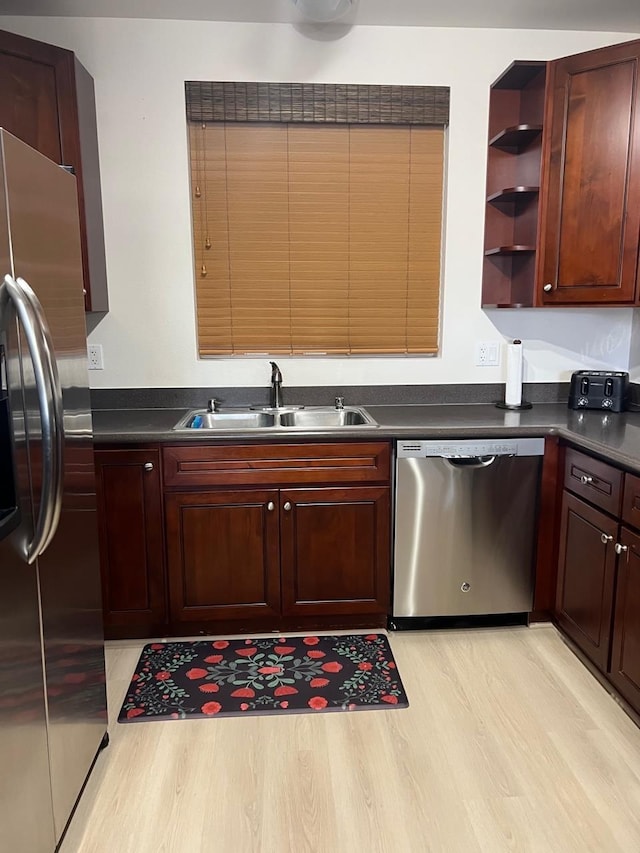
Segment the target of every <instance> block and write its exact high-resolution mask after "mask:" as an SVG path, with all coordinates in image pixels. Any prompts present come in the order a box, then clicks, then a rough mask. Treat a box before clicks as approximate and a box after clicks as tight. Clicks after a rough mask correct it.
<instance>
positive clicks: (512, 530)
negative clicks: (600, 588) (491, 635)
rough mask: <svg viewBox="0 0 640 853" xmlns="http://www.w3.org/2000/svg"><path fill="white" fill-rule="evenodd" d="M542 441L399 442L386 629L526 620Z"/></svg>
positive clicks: (542, 449) (531, 574) (531, 572)
mask: <svg viewBox="0 0 640 853" xmlns="http://www.w3.org/2000/svg"><path fill="white" fill-rule="evenodd" d="M543 452H544V439H542V438H540V439H538V438H519V439H506V440H504V439H502V440H482V441H475V440H464V441H408V440H407V441H405V440H403V441H398V443H397V449H396V501H395V545H394V557H395V559H394V590H393V616H392V619H391V627H396V628H401V627H412V625H413V624H415V623H416V618H417V617H421V618H425V617H447V616H479V615H483V616H487V615H490V614H516V613H527V612H528V611H530V610H531V607H532V604H533V584H534V554H535V529H536V516H537V505H538V491H539V483H540V471H541V463H542V454H543Z"/></svg>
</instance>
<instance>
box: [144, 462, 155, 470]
mask: <svg viewBox="0 0 640 853" xmlns="http://www.w3.org/2000/svg"><path fill="white" fill-rule="evenodd" d="M144 470H145V471H153V462H145V463H144Z"/></svg>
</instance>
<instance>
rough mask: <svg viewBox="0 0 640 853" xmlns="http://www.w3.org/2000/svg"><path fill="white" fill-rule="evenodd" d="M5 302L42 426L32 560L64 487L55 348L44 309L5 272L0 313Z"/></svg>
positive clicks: (52, 526) (51, 530) (51, 525)
mask: <svg viewBox="0 0 640 853" xmlns="http://www.w3.org/2000/svg"><path fill="white" fill-rule="evenodd" d="M7 302H11V303H12V304H13V307H14V308H15V311H16V314H17V315H18V319H19V320H20V324H21V326H22V329H23V331H24V337H25V339H26V342H27V347H28V349H29V355H30V357H31V363H32V365H33V371H34V376H35V385H36V392H37V396H38V407H39V409H40V423H41V429H42V486H41V494H40V511H39V514H38V521H37V523H36V527H35V532H34V535H33V539H32V541H31V542H30V543H29V545H28V546H27V553H26V558H27V562H29V563H33V562H34V560H35V559H36V558H37V557H38V556H39V555H40V554H42V552H43V551H44V550H45V549H46V548H47V546H48V545H49V543H50V542H51V540H52V539H53V536H54V535H55V532H56V529H57V527H58V522H59V520H60V511H61V508H62V493H63V488H64V477H63V471H64V467H63V459H62V452H63V446H64V414H63V406H62V391H61V388H60V379H59V377H58V369H57V364H56V358H55V351H54V348H53V342H52V340H51V334H50V332H49V327H48V326H47V321H46V319H45V316H44V311H43V310H42V306H41V305H40V301H39V300H38V297H37V296H36V295H35V293H34V292H33V290H32V289H31V287H30V286H29V285H28V284H27V282H26V281H25V280H24V279H22V278H18V279H14V278H12V277H11V276H10V275H6V276H5V278H4V282H3V283H2V285H1V286H0V314H2V313H3V308H4V307H5V305H6V303H7Z"/></svg>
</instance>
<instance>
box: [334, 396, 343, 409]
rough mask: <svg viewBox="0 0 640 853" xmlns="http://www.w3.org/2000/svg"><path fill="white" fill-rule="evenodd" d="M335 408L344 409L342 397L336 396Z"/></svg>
mask: <svg viewBox="0 0 640 853" xmlns="http://www.w3.org/2000/svg"><path fill="white" fill-rule="evenodd" d="M336 409H344V397H336Z"/></svg>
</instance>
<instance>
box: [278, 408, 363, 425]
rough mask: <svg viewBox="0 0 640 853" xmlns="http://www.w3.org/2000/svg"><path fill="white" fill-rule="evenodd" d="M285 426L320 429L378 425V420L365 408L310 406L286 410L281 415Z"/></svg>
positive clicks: (282, 423)
mask: <svg viewBox="0 0 640 853" xmlns="http://www.w3.org/2000/svg"><path fill="white" fill-rule="evenodd" d="M280 425H281V426H283V427H299V428H301V429H318V428H322V427H345V426H377V424H376V422H375V421H374V420H373V418H372V417H370V416H369V415H368V414H367V413H366V412H365V411H364V410H363V409H356V408H352V407H349V408H344V409H335V408H322V407H320V408H310V409H302V410H300V411H299V412H285V413H284V414H282V415H280Z"/></svg>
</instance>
